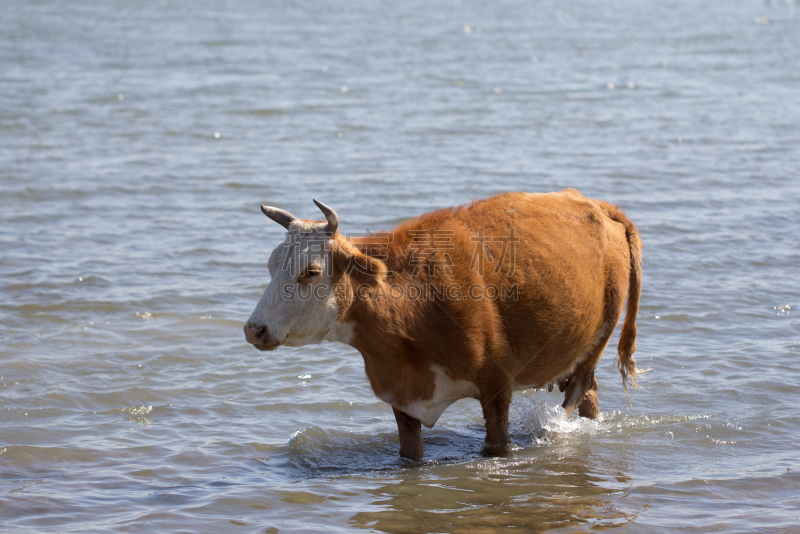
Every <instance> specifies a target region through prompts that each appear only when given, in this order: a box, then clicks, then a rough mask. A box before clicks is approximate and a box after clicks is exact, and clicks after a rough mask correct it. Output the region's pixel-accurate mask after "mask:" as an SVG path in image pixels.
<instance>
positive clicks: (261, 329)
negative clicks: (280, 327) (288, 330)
mask: <svg viewBox="0 0 800 534" xmlns="http://www.w3.org/2000/svg"><path fill="white" fill-rule="evenodd" d="M244 337H245V339H247V342H248V343H250V344H251V345H253V346H254V347H255V348H257V349H258V350H275V349H277V348H278V347H279V346H280V342H279V341H278V340H276V339H275V338H274V337H272V335H271V334H270V331H269V328H267V325H259V324H254V323H250V322H248V323H246V324H245V325H244Z"/></svg>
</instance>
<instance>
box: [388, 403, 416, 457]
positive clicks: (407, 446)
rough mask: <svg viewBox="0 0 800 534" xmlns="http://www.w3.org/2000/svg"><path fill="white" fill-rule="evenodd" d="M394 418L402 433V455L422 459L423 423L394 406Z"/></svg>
mask: <svg viewBox="0 0 800 534" xmlns="http://www.w3.org/2000/svg"><path fill="white" fill-rule="evenodd" d="M392 410H394V418H395V420H396V421H397V430H398V432H399V433H400V456H402V457H403V458H408V459H409V460H414V461H416V462H418V461H420V460H422V423H420V422H419V419H414V418H413V417H411V416H410V415H407V414H405V413H403V412H401V411H400V410H398V409H397V408H395V407H394V406H393V407H392Z"/></svg>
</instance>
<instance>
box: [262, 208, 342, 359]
mask: <svg viewBox="0 0 800 534" xmlns="http://www.w3.org/2000/svg"><path fill="white" fill-rule="evenodd" d="M323 228H324V224H323V225H321V224H319V223H314V222H309V221H300V220H297V221H295V222H293V223H292V224H291V226H290V227H289V231H288V232H287V233H286V240H285V241H284V242H283V244H282V245H280V246H278V247H277V248H276V249H275V250H274V251H273V252H272V255H271V256H270V258H269V263H268V267H269V271H270V274H271V275H272V280H271V281H270V283H269V285H268V286H267V289H266V290H264V294H263V295H262V296H261V299H260V300H259V301H258V304H257V305H256V308H255V310H253V313H252V314H251V315H250V319H248V323H250V324H253V325H257V326H259V327H260V326H266V327H267V330H268V332H269V338H270V339H271V340H272V341H273V342H274V343H276V344H280V345H287V346H290V347H300V346H303V345H308V344H311V343H321V342H322V341H323V340H325V339H326V338H328V337H329V336H331V335H332V333H333V332H335V331H337V327H339V326H340V323H339V320H338V318H339V312H340V303H339V301H338V299H337V296H336V292H335V291H334V290H333V289H334V288H333V285H332V284H331V279H332V276H333V267H332V264H331V261H332V260H331V238H330V236H329V235H328V234H326V233H325V232H324V231H322V230H323ZM312 265H313V266H314V267H315V269H317V270H318V271H319V274H317V275H315V276H313V277H310V278H309V277H305V278H302V279H301V276H302V275H304V274H305V273H306V270H307V269H308V268H309V267H310V266H312Z"/></svg>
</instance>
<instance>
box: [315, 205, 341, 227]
mask: <svg viewBox="0 0 800 534" xmlns="http://www.w3.org/2000/svg"><path fill="white" fill-rule="evenodd" d="M314 204H316V205H317V207H318V208H319V209H320V210H322V213H324V214H325V218H326V219H328V225H327V226H326V227H325V231H326V232H330V234H331V235H333V234H335V233H336V229H337V228H339V216H338V215H336V212H335V211H333V210H332V209H330V208H329V207H328V206H326V205H325V204H323V203H322V202H320V201H319V200H317V199H316V198H315V199H314Z"/></svg>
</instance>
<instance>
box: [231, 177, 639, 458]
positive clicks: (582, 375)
mask: <svg viewBox="0 0 800 534" xmlns="http://www.w3.org/2000/svg"><path fill="white" fill-rule="evenodd" d="M314 202H315V203H316V204H317V206H318V207H319V208H320V209H321V210H322V212H323V213H324V214H325V217H326V219H327V220H326V221H310V220H300V219H296V218H295V217H293V216H292V215H290V214H289V213H287V212H285V211H283V210H280V209H277V208H271V207H267V206H263V205H262V206H261V210H262V211H263V212H264V214H266V215H267V217H269V218H271V219H273V220H274V221H276V222H278V223H280V224H281V225H283V226H284V227H285V228H286V229H287V230H288V231H287V234H286V240H285V242H284V243H283V245H282V246H279V247H278V248H276V249H275V250H274V251H273V252H272V255H271V256H270V259H269V271H270V274H271V275H272V280H271V282H270V284H269V286H268V287H267V289H266V290H265V291H264V295H263V296H262V297H261V300H260V301H259V302H258V305H257V306H256V308H255V310H254V311H253V314H252V315H251V316H250V319H249V320H248V321H247V324H246V325H245V327H244V332H245V336H246V338H247V341H248V342H249V343H252V344H253V345H255V347H256V348H258V349H260V350H274V349H276V348H277V347H280V346H281V345H287V346H290V347H298V346H302V345H307V344H310V343H320V342H322V341H323V340H328V341H339V342H342V343H346V344H348V345H351V346H353V347H355V348H356V349H357V350H358V351H359V352H360V353H361V355H362V356H363V357H364V364H365V367H366V373H367V377H368V378H369V382H370V385H371V386H372V389H373V391H374V392H375V394H376V395H377V396H378V397H379V398H380V399H382V400H384V401H385V402H387V403H389V404H391V405H392V408H393V409H394V415H395V418H396V420H397V426H398V429H399V433H400V444H401V447H400V455H401V456H404V457H406V458H411V459H414V460H419V459H421V458H422V437H421V427H420V425H421V424H424V425H425V426H427V427H432V426H433V425H434V424H435V423H436V421H437V420H438V419H439V416H441V414H442V412H443V411H444V410H445V409H446V408H447V407H448V406H449V405H450V404H452V403H453V402H455V401H456V400H458V399H461V398H464V397H471V398H474V399H477V400H479V401H480V403H481V407H482V408H483V416H484V419H485V420H486V443H485V449H486V451H487V452H489V453H501V452H503V451H505V450H506V448H507V446H508V444H509V434H508V409H509V404H510V402H511V393H512V391H514V390H520V389H526V388H542V387H546V386H547V387H549V388H550V389H552V387H553V384H554V383H558V384H559V387H560V388H561V390H562V391H565V400H564V404H563V406H564V409H565V410H566V414H567V417H569V415H570V414H571V413H572V411H573V410H574V409H575V408H576V407H577V408H578V413H579V414H580V415H581V416H583V417H590V418H596V417H597V416H598V413H599V407H598V401H597V380H596V379H595V378H594V370H595V367H596V366H597V363H598V361H599V359H600V356H601V355H602V354H603V350H604V349H605V347H606V344H607V343H608V341H609V338H610V337H611V334H612V332H613V330H614V327H615V326H616V324H617V322H618V320H619V318H620V316H621V315H622V309H623V306H624V304H625V302H626V296H627V314H626V316H625V321H624V324H623V326H622V332H621V335H620V340H619V345H618V359H617V365H618V367H619V370H620V373H621V374H622V382H623V386H624V388H625V391H626V394H627V387H628V384H629V383H630V384H631V385H634V386H635V382H636V376H637V369H636V362H635V360H634V359H633V357H632V354H633V352H634V350H635V338H636V313H637V311H638V308H639V294H640V286H641V242H640V240H639V236H638V234H637V232H636V228H635V227H634V226H633V224H632V223H631V222H630V221H629V220H628V219H627V218H626V217H625V215H624V214H623V213H622V212H621V211H619V210H618V209H617V208H615V207H614V206H612V205H611V204H608V203H606V202H602V201H599V200H591V199H587V198H585V197H584V196H583V195H581V194H580V193H579V192H578V191H576V190H574V189H565V190H563V191H561V192H558V193H548V194H535V193H505V194H501V195H498V196H495V197H491V198H488V199H484V200H478V201H474V202H472V203H471V204H468V205H464V206H459V207H455V208H445V209H440V210H437V211H433V212H430V213H426V214H424V215H421V216H420V217H417V218H414V219H411V220H409V221H406V222H404V223H402V224H401V225H399V226H398V227H397V228H395V229H394V230H393V231H391V232H388V233H381V234H370V235H365V236H360V237H346V236H344V235H342V234H341V233H340V232H338V230H337V228H338V225H339V219H338V216H337V215H336V212H334V211H333V210H332V209H330V208H328V207H327V206H325V205H324V204H322V203H321V202H318V201H316V200H315V201H314Z"/></svg>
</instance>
